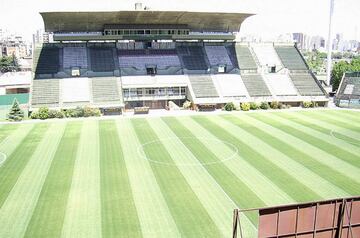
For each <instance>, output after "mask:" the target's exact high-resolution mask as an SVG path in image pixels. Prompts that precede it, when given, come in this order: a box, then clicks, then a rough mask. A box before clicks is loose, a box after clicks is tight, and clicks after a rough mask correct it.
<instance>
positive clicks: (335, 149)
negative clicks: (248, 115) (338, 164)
mask: <svg viewBox="0 0 360 238" xmlns="http://www.w3.org/2000/svg"><path fill="white" fill-rule="evenodd" d="M274 115H276V116H279V117H282V118H284V119H287V120H289V121H293V122H295V123H299V124H300V125H303V126H306V127H308V128H310V129H313V130H317V131H319V132H321V133H324V134H326V135H328V136H332V135H331V130H327V129H325V128H322V127H320V126H319V125H315V124H312V123H308V122H306V121H304V120H302V119H300V118H296V117H293V116H290V115H288V114H274ZM252 116H253V117H254V118H257V119H258V120H260V121H263V122H265V123H268V122H270V121H272V122H271V124H272V125H274V126H276V128H278V129H280V130H283V131H285V132H286V133H288V134H290V135H293V136H295V137H301V139H302V140H303V141H306V142H308V143H309V144H311V145H313V146H315V147H317V148H319V149H321V150H324V151H326V152H328V153H330V154H332V155H334V156H336V157H338V158H339V159H342V160H344V161H346V162H347V163H349V164H351V165H353V166H355V167H358V168H360V163H359V161H360V155H357V154H356V153H353V152H352V151H348V150H345V149H343V148H342V147H341V146H336V145H334V144H330V143H328V142H326V141H324V140H321V139H319V138H317V137H314V136H311V135H309V134H307V133H304V132H303V131H301V130H298V129H296V128H294V127H289V126H286V125H283V124H278V123H276V121H275V120H271V119H270V118H269V119H268V118H267V117H266V119H263V118H262V116H260V115H256V114H254V115H252ZM333 135H334V136H335V138H337V139H342V140H344V141H345V142H349V143H353V144H355V145H356V141H355V140H351V138H349V137H346V138H343V137H341V135H340V134H337V133H333ZM357 143H359V142H357Z"/></svg>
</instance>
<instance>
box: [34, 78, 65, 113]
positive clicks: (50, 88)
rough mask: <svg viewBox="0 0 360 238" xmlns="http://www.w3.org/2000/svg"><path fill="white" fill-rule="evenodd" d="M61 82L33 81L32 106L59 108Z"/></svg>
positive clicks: (48, 80) (51, 80)
mask: <svg viewBox="0 0 360 238" xmlns="http://www.w3.org/2000/svg"><path fill="white" fill-rule="evenodd" d="M59 89H60V86H59V80H58V79H39V80H33V83H32V95H31V105H32V106H34V107H41V106H48V107H57V106H59V95H60V92H59Z"/></svg>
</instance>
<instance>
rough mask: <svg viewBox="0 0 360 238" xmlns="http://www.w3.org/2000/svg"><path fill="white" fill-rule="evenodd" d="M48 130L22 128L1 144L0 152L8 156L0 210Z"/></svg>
mask: <svg viewBox="0 0 360 238" xmlns="http://www.w3.org/2000/svg"><path fill="white" fill-rule="evenodd" d="M47 128H48V125H47V124H38V125H31V124H30V125H27V126H26V127H23V126H21V127H19V128H18V129H17V130H16V131H14V133H12V134H11V135H9V136H8V137H7V138H6V139H5V140H3V142H2V143H1V144H0V150H1V151H3V153H5V154H6V155H7V159H6V161H5V162H4V163H3V164H2V166H1V167H0V181H1V183H0V208H1V206H2V205H3V203H4V202H5V199H6V198H7V196H8V195H9V193H10V191H11V189H12V187H13V186H14V185H15V183H16V181H17V179H18V177H19V176H20V174H21V172H22V171H23V169H24V167H25V166H26V164H27V162H28V161H29V159H30V157H31V155H32V154H33V153H34V151H35V149H36V147H37V146H38V144H39V143H40V141H41V138H42V136H43V135H44V133H45V132H46V130H47ZM0 229H1V227H0Z"/></svg>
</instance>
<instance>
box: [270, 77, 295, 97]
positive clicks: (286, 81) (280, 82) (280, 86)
mask: <svg viewBox="0 0 360 238" xmlns="http://www.w3.org/2000/svg"><path fill="white" fill-rule="evenodd" d="M265 79H266V80H267V82H268V84H269V85H270V87H271V88H272V89H273V92H274V93H275V94H276V95H277V96H292V95H297V91H296V89H295V87H294V85H293V83H292V82H291V79H290V78H289V77H288V76H287V75H284V74H266V75H265Z"/></svg>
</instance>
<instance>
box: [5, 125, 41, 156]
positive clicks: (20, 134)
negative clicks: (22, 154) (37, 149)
mask: <svg viewBox="0 0 360 238" xmlns="http://www.w3.org/2000/svg"><path fill="white" fill-rule="evenodd" d="M33 127H34V124H22V125H21V126H20V127H19V128H17V129H16V130H15V131H13V132H12V133H11V134H10V135H9V136H7V137H6V138H5V139H4V140H3V141H2V142H1V143H0V152H2V153H4V154H6V156H7V157H9V156H10V155H11V154H12V153H13V152H14V150H15V149H16V147H18V145H19V144H20V143H21V142H22V141H23V140H24V138H25V137H26V136H27V134H29V132H30V131H31V129H32V128H33Z"/></svg>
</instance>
